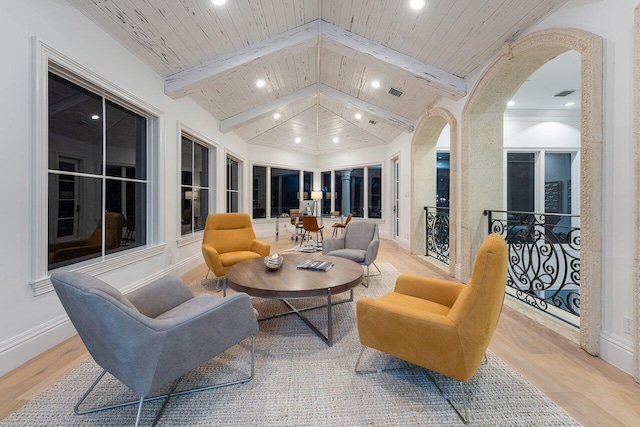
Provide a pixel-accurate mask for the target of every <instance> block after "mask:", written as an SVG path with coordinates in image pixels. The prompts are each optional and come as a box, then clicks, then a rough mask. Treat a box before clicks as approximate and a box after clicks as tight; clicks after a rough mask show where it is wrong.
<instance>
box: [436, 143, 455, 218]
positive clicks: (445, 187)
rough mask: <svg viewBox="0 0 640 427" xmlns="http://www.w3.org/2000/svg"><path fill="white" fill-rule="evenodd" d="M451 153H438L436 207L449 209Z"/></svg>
mask: <svg viewBox="0 0 640 427" xmlns="http://www.w3.org/2000/svg"><path fill="white" fill-rule="evenodd" d="M450 168H451V166H450V161H449V153H438V154H437V157H436V174H437V175H436V176H437V178H436V206H437V207H439V208H448V207H449V175H450V173H449V172H450V170H451V169H450Z"/></svg>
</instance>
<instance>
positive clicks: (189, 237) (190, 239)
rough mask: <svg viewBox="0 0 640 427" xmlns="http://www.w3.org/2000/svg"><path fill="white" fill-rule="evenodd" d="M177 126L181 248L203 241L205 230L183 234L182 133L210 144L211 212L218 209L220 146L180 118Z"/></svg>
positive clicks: (177, 197)
mask: <svg viewBox="0 0 640 427" xmlns="http://www.w3.org/2000/svg"><path fill="white" fill-rule="evenodd" d="M176 128H177V130H178V133H177V136H176V137H177V139H176V141H179V142H180V143H179V144H178V155H177V156H176V157H177V159H176V170H177V171H179V172H180V173H177V174H176V175H177V176H176V196H175V199H174V200H177V201H178V203H176V218H177V219H178V220H177V221H176V236H178V238H177V239H176V243H177V245H178V247H179V248H180V247H183V246H186V245H188V244H191V243H194V242H199V241H201V240H202V236H203V235H204V231H203V230H200V231H195V232H192V233H189V234H185V235H184V236H183V235H182V228H181V227H180V218H182V201H181V200H180V197H182V193H181V191H180V188H181V187H182V135H183V134H185V135H187V136H188V137H190V138H192V139H193V140H196V142H199V143H200V144H202V145H206V146H208V147H207V148H209V170H208V171H207V173H208V174H209V206H207V208H208V209H207V212H209V213H212V212H215V211H216V209H215V207H216V200H217V195H216V194H215V193H216V188H217V187H216V182H217V179H216V178H217V175H216V167H217V165H216V156H217V152H218V147H219V146H218V143H217V142H215V141H214V140H213V139H211V138H209V137H208V136H205V135H204V134H202V133H200V132H198V131H197V130H195V129H193V128H191V127H189V126H187V125H185V124H184V123H182V122H181V121H180V120H178V122H177V126H176Z"/></svg>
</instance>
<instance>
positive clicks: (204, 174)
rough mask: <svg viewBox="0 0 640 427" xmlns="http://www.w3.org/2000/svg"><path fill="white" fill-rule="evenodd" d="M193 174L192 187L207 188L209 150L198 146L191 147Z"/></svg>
mask: <svg viewBox="0 0 640 427" xmlns="http://www.w3.org/2000/svg"><path fill="white" fill-rule="evenodd" d="M193 174H194V183H193V185H196V186H198V187H208V186H209V150H208V149H207V148H206V147H203V146H202V145H200V144H194V146H193Z"/></svg>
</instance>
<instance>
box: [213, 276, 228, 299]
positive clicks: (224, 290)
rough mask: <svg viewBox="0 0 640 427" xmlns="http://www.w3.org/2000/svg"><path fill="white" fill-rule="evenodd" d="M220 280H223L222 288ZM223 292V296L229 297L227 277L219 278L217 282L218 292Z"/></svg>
mask: <svg viewBox="0 0 640 427" xmlns="http://www.w3.org/2000/svg"><path fill="white" fill-rule="evenodd" d="M220 280H222V287H221V286H220ZM221 290H222V296H223V297H226V296H227V276H222V277H218V278H217V280H216V292H220V291H221Z"/></svg>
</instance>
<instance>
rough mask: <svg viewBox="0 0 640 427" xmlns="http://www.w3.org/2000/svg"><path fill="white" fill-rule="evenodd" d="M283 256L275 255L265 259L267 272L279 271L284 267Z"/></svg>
mask: <svg viewBox="0 0 640 427" xmlns="http://www.w3.org/2000/svg"><path fill="white" fill-rule="evenodd" d="M283 259H284V258H283V256H282V255H280V254H273V255H269V256H266V257H264V265H265V267H267V270H277V269H279V268H280V267H281V266H282V260H283Z"/></svg>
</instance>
